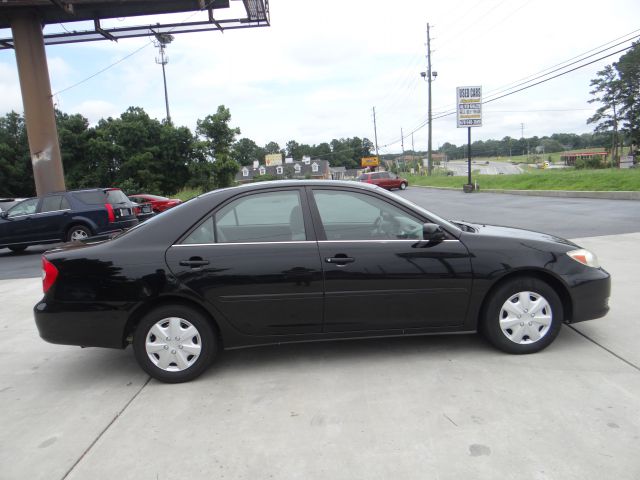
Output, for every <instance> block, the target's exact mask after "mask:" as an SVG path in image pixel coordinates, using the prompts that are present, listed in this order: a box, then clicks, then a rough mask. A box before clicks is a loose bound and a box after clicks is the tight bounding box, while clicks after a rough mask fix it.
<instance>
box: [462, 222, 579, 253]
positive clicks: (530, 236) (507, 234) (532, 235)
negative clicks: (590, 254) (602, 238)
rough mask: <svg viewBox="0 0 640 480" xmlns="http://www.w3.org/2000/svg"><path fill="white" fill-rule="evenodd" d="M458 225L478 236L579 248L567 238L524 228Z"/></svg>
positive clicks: (478, 224)
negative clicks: (469, 229)
mask: <svg viewBox="0 0 640 480" xmlns="http://www.w3.org/2000/svg"><path fill="white" fill-rule="evenodd" d="M455 223H457V224H462V225H468V226H470V227H471V228H473V229H474V230H475V233H476V234H478V235H489V236H494V237H503V238H513V239H521V240H535V241H539V242H551V243H559V244H562V245H567V246H570V247H577V246H578V245H576V244H575V243H573V242H572V241H570V240H567V239H566V238H562V237H556V236H555V235H550V234H548V233H543V232H534V231H533V230H525V229H522V228H513V227H503V226H500V225H485V224H482V223H471V222H464V221H456V222H455Z"/></svg>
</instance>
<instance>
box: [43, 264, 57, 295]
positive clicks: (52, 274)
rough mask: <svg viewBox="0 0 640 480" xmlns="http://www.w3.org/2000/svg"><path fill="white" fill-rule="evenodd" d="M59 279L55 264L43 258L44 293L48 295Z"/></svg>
mask: <svg viewBox="0 0 640 480" xmlns="http://www.w3.org/2000/svg"><path fill="white" fill-rule="evenodd" d="M57 278H58V269H57V268H56V267H55V265H54V264H53V263H51V262H50V261H49V260H47V259H46V258H45V257H44V256H43V257H42V291H43V292H44V293H47V292H48V291H49V289H50V288H51V287H52V286H53V284H54V283H55V282H56V279H57Z"/></svg>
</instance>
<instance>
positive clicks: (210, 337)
mask: <svg viewBox="0 0 640 480" xmlns="http://www.w3.org/2000/svg"><path fill="white" fill-rule="evenodd" d="M216 337H217V336H216V333H215V331H214V329H213V328H212V326H211V323H210V322H209V321H208V319H207V318H206V317H205V316H204V315H203V314H202V313H200V312H199V311H198V310H196V309H194V308H191V307H188V306H185V305H167V306H163V307H159V308H157V309H155V310H153V311H151V312H150V313H148V314H147V315H145V316H144V318H143V319H142V320H141V321H140V323H139V324H138V326H137V328H136V331H135V334H134V337H133V348H134V351H135V356H136V360H137V361H138V363H139V364H140V366H141V367H142V369H143V370H144V371H145V372H147V373H148V374H149V375H151V376H152V377H153V378H156V379H158V380H160V381H162V382H166V383H181V382H188V381H190V380H193V379H194V378H196V377H198V376H199V375H201V374H202V373H203V372H204V371H205V370H206V369H207V367H209V365H210V364H211V362H212V361H213V359H214V358H215V356H216V353H217V349H218V347H217V338H216Z"/></svg>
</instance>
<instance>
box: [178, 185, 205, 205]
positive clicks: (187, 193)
mask: <svg viewBox="0 0 640 480" xmlns="http://www.w3.org/2000/svg"><path fill="white" fill-rule="evenodd" d="M201 193H203V190H202V189H199V188H183V189H182V190H180V191H179V192H178V193H176V194H175V195H173V196H172V197H171V198H179V199H180V200H182V201H183V202H186V201H187V200H191V199H192V198H194V197H197V196H198V195H200V194H201Z"/></svg>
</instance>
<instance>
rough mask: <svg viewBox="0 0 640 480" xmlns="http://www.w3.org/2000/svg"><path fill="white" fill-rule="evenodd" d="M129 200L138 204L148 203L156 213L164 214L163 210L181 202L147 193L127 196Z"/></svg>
mask: <svg viewBox="0 0 640 480" xmlns="http://www.w3.org/2000/svg"><path fill="white" fill-rule="evenodd" d="M129 199H130V200H131V201H132V202H135V203H138V204H141V203H150V204H151V208H152V209H153V211H154V212H156V213H160V212H164V211H165V210H168V209H170V208H171V207H175V206H176V205H179V204H180V203H182V201H181V200H179V199H177V198H167V197H160V196H158V195H149V194H147V193H140V194H137V195H129Z"/></svg>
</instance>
